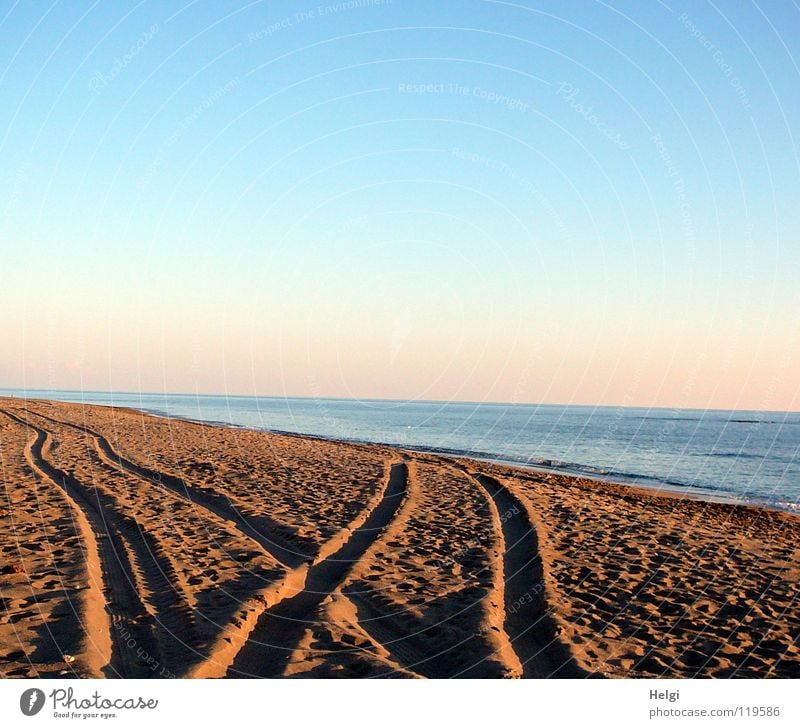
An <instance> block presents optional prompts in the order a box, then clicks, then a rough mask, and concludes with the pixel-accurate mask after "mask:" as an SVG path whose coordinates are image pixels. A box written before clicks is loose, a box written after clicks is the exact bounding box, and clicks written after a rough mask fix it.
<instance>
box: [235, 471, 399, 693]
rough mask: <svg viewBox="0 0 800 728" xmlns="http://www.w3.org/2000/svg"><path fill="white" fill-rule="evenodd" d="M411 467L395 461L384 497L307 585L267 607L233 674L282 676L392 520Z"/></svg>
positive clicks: (310, 574)
mask: <svg viewBox="0 0 800 728" xmlns="http://www.w3.org/2000/svg"><path fill="white" fill-rule="evenodd" d="M407 481H408V466H407V465H406V464H405V463H396V464H394V465H392V467H391V471H390V474H389V479H388V482H387V484H386V489H385V490H384V493H383V497H382V498H381V500H380V502H379V503H378V504H377V505H376V506H375V508H374V509H373V510H372V512H371V513H370V514H369V516H368V517H367V519H366V520H365V521H364V523H363V524H362V525H361V526H359V527H358V528H357V529H355V530H354V531H353V534H352V536H351V537H350V538H349V539H348V540H347V541H346V542H345V543H344V544H343V545H342V547H341V548H340V549H339V550H338V551H336V552H335V553H333V554H331V555H330V556H329V557H328V558H326V559H325V560H324V561H322V562H320V563H318V564H316V565H315V566H312V567H311V568H310V569H309V571H308V577H307V579H306V583H305V587H304V589H303V590H302V591H301V592H299V593H298V594H297V595H295V596H293V597H290V598H288V599H286V600H284V601H282V602H280V603H279V604H277V605H276V606H275V607H274V608H272V609H270V610H269V611H267V612H265V613H264V614H263V615H262V616H261V618H260V619H259V621H258V624H257V625H256V627H255V629H254V630H253V632H252V634H251V635H250V638H249V639H248V641H247V642H246V643H245V644H244V646H243V647H242V649H241V650H240V652H239V654H238V655H237V657H236V659H235V661H234V663H233V666H232V667H231V668H230V670H229V671H228V676H229V677H277V676H280V675H282V674H283V672H284V670H285V668H286V664H287V661H288V660H289V657H290V656H291V654H292V651H293V650H294V649H295V648H296V646H297V644H298V642H299V641H300V639H301V637H302V636H303V632H304V630H305V628H306V625H307V622H308V621H309V620H310V619H312V618H313V615H314V611H315V610H316V609H317V607H319V605H320V604H321V603H322V601H323V600H324V599H325V598H326V597H327V596H328V595H330V594H331V593H332V592H333V591H334V590H335V589H336V588H337V587H338V586H339V585H340V584H341V583H342V582H343V581H344V580H345V578H346V577H347V575H348V573H349V572H350V570H351V569H352V567H353V564H354V563H355V562H356V561H358V559H360V558H361V557H362V556H363V555H364V553H365V552H366V551H367V549H368V548H369V547H370V545H371V544H372V543H373V542H374V541H375V539H376V538H378V537H379V536H380V534H381V532H382V531H383V529H384V528H386V526H388V525H389V523H391V521H392V519H393V518H394V516H395V514H396V513H397V510H398V508H399V507H400V504H401V502H402V501H403V498H404V497H405V495H406V484H407Z"/></svg>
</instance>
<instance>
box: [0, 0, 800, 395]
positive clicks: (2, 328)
mask: <svg viewBox="0 0 800 728" xmlns="http://www.w3.org/2000/svg"><path fill="white" fill-rule="evenodd" d="M799 58H800V8H798V6H797V4H796V3H793V2H789V1H788V0H787V1H785V2H784V1H781V0H779V1H777V2H763V0H761V1H759V2H742V3H735V4H729V3H719V4H715V3H712V2H688V0H683V1H680V2H679V1H677V0H676V1H672V0H669V1H667V2H660V0H653V2H645V3H642V2H639V1H636V2H634V1H633V0H629V1H625V2H591V1H589V0H587V1H586V2H576V3H560V2H531V1H528V2H490V1H486V0H464V1H463V2H458V3H430V2H411V1H409V2H405V1H403V0H393V1H392V2H377V1H375V0H372V1H371V0H350V1H349V2H348V1H347V0H327V1H323V2H319V0H314V1H312V2H284V1H282V0H276V1H274V2H238V1H236V2H234V1H233V0H231V1H228V2H206V1H205V0H196V1H195V2H190V1H187V0H179V1H174V0H167V1H165V2H147V1H136V2H131V1H128V0H121V1H120V2H114V3H102V2H83V1H76V2H70V3H60V2H50V1H49V0H48V1H47V2H41V3H38V2H37V3H29V2H26V3H7V4H4V5H3V6H2V8H0V99H2V103H0V164H1V165H2V175H0V241H2V247H3V251H2V258H1V260H2V287H0V310H2V312H3V313H2V316H0V341H2V351H3V355H2V357H0V388H4V387H28V388H37V389H38V388H46V389H91V390H116V391H151V392H152V391H155V392H159V391H168V392H201V393H225V392H227V393H230V394H245V395H247V394H258V395H283V394H286V395H298V396H311V397H315V396H320V397H325V396H332V397H360V398H397V399H439V400H448V399H459V400H469V401H483V400H486V401H512V402H555V403H566V404H569V403H575V404H614V405H643V406H666V407H693V408H722V409H736V408H738V409H766V410H797V409H800V396H799V395H800V378H798V376H797V372H798V371H800V294H799V293H798V271H799V270H800V151H798V146H797V142H798V136H800V126H799V125H798V122H799V121H800V94H798V93H797V89H798V88H800V67H799V66H798V59H799Z"/></svg>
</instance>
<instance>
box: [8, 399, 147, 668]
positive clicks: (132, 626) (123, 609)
mask: <svg viewBox="0 0 800 728" xmlns="http://www.w3.org/2000/svg"><path fill="white" fill-rule="evenodd" d="M0 411H2V412H3V414H5V415H6V416H7V417H9V418H10V419H12V420H14V421H15V422H17V423H19V424H20V425H22V426H24V427H26V428H28V429H30V430H31V431H32V432H33V433H34V437H33V438H32V439H31V440H30V441H29V443H28V444H27V445H26V447H25V459H26V460H27V462H28V465H29V466H30V467H31V469H32V470H33V471H34V472H35V473H36V474H37V475H38V476H39V477H41V478H44V479H46V480H48V481H50V482H52V483H53V484H54V485H55V486H56V487H58V488H60V489H61V490H62V491H63V492H64V494H65V495H66V497H67V498H68V499H69V500H70V501H71V502H72V503H74V504H75V508H76V514H77V515H78V517H77V519H76V520H77V523H78V527H79V528H80V530H81V533H82V536H83V539H84V542H85V544H86V549H87V557H86V558H87V568H88V570H89V572H90V574H91V572H95V573H97V572H98V571H99V573H100V580H101V583H102V592H103V601H104V602H105V607H106V613H104V614H103V615H102V616H101V615H100V614H98V611H97V610H96V609H90V610H88V611H87V613H86V614H85V623H86V629H87V633H90V634H94V633H99V634H100V635H102V636H101V637H99V638H98V644H99V646H100V647H101V649H103V650H104V651H105V654H104V655H103V658H104V659H103V661H104V662H105V665H103V667H102V672H103V673H104V674H105V676H106V677H149V676H151V675H152V670H151V668H150V667H149V666H148V665H147V664H143V659H142V658H143V656H147V657H148V658H151V659H152V660H155V661H156V663H158V664H160V656H159V652H158V647H157V644H156V641H155V639H154V636H153V624H152V623H153V620H152V616H151V615H150V614H149V613H148V612H147V610H146V609H145V607H144V604H143V603H142V601H141V599H140V598H139V595H138V590H137V588H136V581H135V576H134V573H133V569H132V567H131V563H130V560H129V558H128V550H127V549H126V548H125V544H124V543H123V539H122V537H121V536H120V534H119V533H118V532H117V531H116V529H114V528H113V527H112V526H111V525H110V524H109V523H108V522H107V521H106V518H105V517H104V513H103V512H102V509H101V508H100V507H99V506H97V505H95V504H94V503H93V502H92V500H91V498H90V497H89V496H88V495H87V493H86V490H85V489H84V487H83V486H82V485H81V484H80V483H79V482H78V481H77V480H76V479H75V478H73V477H71V476H70V475H68V474H67V473H65V472H64V471H63V470H60V469H59V468H57V467H55V466H54V465H52V464H51V463H50V462H49V461H48V459H47V456H48V455H49V453H50V449H51V447H52V443H53V437H52V435H51V433H49V432H48V431H46V430H43V429H41V428H39V427H36V426H35V425H32V424H30V423H29V422H26V421H25V420H23V419H21V418H20V417H18V416H17V415H14V414H11V413H10V412H8V411H6V410H0ZM99 588H101V587H100V585H99V584H98V583H97V581H95V580H93V579H91V578H90V579H89V589H90V590H91V589H99ZM93 601H95V603H96V602H98V601H99V600H98V599H97V597H94V598H93ZM106 635H108V637H106Z"/></svg>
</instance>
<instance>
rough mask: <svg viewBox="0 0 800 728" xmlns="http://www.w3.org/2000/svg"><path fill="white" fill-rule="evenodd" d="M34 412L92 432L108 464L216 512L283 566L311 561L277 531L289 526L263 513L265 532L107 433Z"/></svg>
mask: <svg viewBox="0 0 800 728" xmlns="http://www.w3.org/2000/svg"><path fill="white" fill-rule="evenodd" d="M30 411H31V412H32V413H33V414H35V415H36V416H37V417H41V418H42V419H45V420H49V421H50V422H53V423H54V424H58V425H64V426H66V427H72V428H73V429H76V430H78V431H80V432H83V433H84V434H86V435H88V436H89V438H90V440H91V441H92V445H93V447H94V449H95V452H97V455H98V457H99V458H100V459H101V460H102V461H103V462H104V463H106V465H109V466H111V467H113V468H116V469H117V470H121V471H123V472H125V473H128V474H129V475H133V476H135V477H137V478H141V479H142V480H146V481H147V482H149V483H152V484H154V485H156V486H161V487H162V488H165V489H167V490H169V491H171V492H172V493H173V494H174V495H176V496H178V497H179V498H182V499H183V500H185V501H187V502H189V503H192V504H193V505H194V506H197V507H199V508H203V509H204V510H206V511H208V512H209V513H213V514H214V515H215V516H217V517H218V518H221V519H222V520H223V521H225V522H226V523H227V524H228V525H229V526H231V527H232V528H234V529H235V530H236V531H238V532H239V533H240V534H241V535H242V536H244V537H246V538H248V539H250V540H251V541H254V542H255V543H256V544H257V545H258V546H259V547H260V548H261V549H262V550H263V551H265V552H266V553H267V554H268V555H269V556H271V557H272V558H273V559H274V560H275V561H277V562H278V564H279V565H281V566H283V567H285V568H287V569H293V568H297V567H299V566H300V565H301V564H303V563H305V562H306V561H308V557H307V556H306V555H304V554H301V553H298V552H297V550H296V549H295V548H293V547H292V546H291V545H289V544H288V543H287V542H286V541H285V540H284V539H283V538H281V537H280V536H279V535H277V534H276V533H275V531H285V530H286V529H287V528H288V526H285V525H284V524H280V523H278V522H277V521H273V520H272V519H269V518H267V517H266V516H259V519H260V520H261V521H262V522H264V525H265V530H266V531H267V532H268V533H269V535H267V534H265V533H262V532H261V531H260V530H258V529H256V528H255V527H254V526H253V524H252V523H250V522H249V521H248V520H247V519H245V518H244V517H243V516H242V514H241V513H240V512H239V509H238V508H237V507H236V506H235V505H233V504H232V503H231V502H230V500H229V499H228V498H226V497H225V496H223V495H216V494H211V493H205V492H202V491H200V490H199V489H198V488H196V487H194V486H192V485H190V484H189V483H187V482H186V481H185V480H184V479H183V478H181V477H179V476H176V475H170V474H168V473H164V472H161V471H159V470H156V469H154V468H150V467H147V466H145V465H139V464H138V463H135V462H133V461H132V460H130V459H128V458H126V457H125V456H124V455H122V453H120V452H119V451H118V450H117V449H116V448H114V446H113V445H112V444H111V443H110V442H109V441H108V439H107V438H106V437H105V436H104V435H102V434H100V433H99V432H97V431H96V430H92V429H91V428H89V427H87V426H85V425H80V424H76V423H74V422H67V421H64V420H58V419H56V418H54V417H50V416H49V415H43V414H41V413H39V412H36V411H35V410H30Z"/></svg>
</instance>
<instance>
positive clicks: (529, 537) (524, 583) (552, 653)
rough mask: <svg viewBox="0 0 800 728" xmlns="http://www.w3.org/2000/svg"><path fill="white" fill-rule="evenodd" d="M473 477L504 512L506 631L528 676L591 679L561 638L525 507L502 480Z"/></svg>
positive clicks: (502, 515)
mask: <svg viewBox="0 0 800 728" xmlns="http://www.w3.org/2000/svg"><path fill="white" fill-rule="evenodd" d="M470 475H471V476H472V477H473V478H474V479H475V480H476V481H477V482H478V483H479V484H480V485H481V486H482V487H483V488H484V489H485V490H486V492H487V494H488V495H489V497H490V498H491V499H492V500H493V501H494V503H495V505H496V506H497V510H498V512H499V514H500V524H501V528H502V531H503V537H504V539H505V546H506V549H505V553H504V555H503V576H504V581H505V589H504V599H505V631H506V633H507V634H508V637H509V639H510V641H511V645H512V647H513V649H514V651H515V652H516V653H517V656H518V657H519V660H520V662H521V663H522V670H523V677H537V678H542V677H559V678H561V677H587V675H588V673H587V672H586V671H585V670H584V669H583V668H582V667H580V666H579V665H578V663H577V662H576V660H575V658H574V656H573V655H572V652H571V651H570V649H569V647H568V646H567V645H566V644H565V643H563V642H562V641H561V639H560V638H559V633H560V628H559V626H558V625H557V624H556V621H555V619H554V618H553V617H552V616H551V615H550V613H549V610H548V605H547V600H546V597H545V581H544V564H543V562H542V557H541V554H540V553H539V538H538V535H537V532H536V527H535V526H534V524H533V522H532V521H531V520H530V518H529V516H528V511H527V509H526V508H525V505H524V504H523V503H522V501H520V500H519V498H517V496H516V495H514V493H513V492H512V491H511V490H510V489H509V488H508V487H506V486H505V485H503V484H502V483H501V482H500V481H499V480H496V479H495V478H492V477H490V476H488V475H484V474H482V473H477V474H475V473H470Z"/></svg>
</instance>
